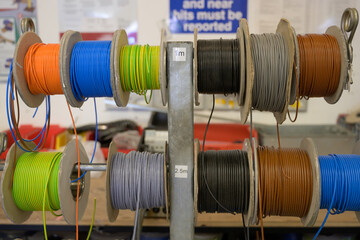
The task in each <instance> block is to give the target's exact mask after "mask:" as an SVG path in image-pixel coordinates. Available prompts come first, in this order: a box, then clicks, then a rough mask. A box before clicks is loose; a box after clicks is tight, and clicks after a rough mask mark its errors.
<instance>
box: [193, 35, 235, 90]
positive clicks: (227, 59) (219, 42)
mask: <svg viewBox="0 0 360 240" xmlns="http://www.w3.org/2000/svg"><path fill="white" fill-rule="evenodd" d="M197 55H198V60H197V61H198V62H197V63H198V91H199V93H204V94H224V95H227V94H238V93H239V90H240V45H239V40H238V39H221V38H220V39H216V40H198V41H197Z"/></svg>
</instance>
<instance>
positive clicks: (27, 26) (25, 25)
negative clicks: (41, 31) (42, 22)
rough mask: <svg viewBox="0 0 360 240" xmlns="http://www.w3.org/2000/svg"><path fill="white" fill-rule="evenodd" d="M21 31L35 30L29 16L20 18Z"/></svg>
mask: <svg viewBox="0 0 360 240" xmlns="http://www.w3.org/2000/svg"><path fill="white" fill-rule="evenodd" d="M20 27H21V32H22V33H25V32H35V24H34V22H33V20H32V19H31V18H22V19H21V22H20Z"/></svg>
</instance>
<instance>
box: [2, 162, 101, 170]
mask: <svg viewBox="0 0 360 240" xmlns="http://www.w3.org/2000/svg"><path fill="white" fill-rule="evenodd" d="M4 166H5V164H4V163H0V171H3V170H4ZM75 169H76V170H78V166H77V165H76V167H75ZM80 170H81V171H106V163H91V164H90V163H81V164H80Z"/></svg>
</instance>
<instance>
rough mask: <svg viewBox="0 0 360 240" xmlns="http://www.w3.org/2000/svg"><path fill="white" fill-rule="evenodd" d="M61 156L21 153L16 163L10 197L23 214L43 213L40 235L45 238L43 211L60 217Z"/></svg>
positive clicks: (58, 154) (55, 153)
mask: <svg viewBox="0 0 360 240" xmlns="http://www.w3.org/2000/svg"><path fill="white" fill-rule="evenodd" d="M61 156H62V153H59V152H48V153H34V152H30V153H24V154H23V155H21V156H20V157H19V159H18V160H17V161H16V168H15V172H14V179H13V185H12V195H13V198H14V201H15V204H16V206H17V207H18V208H20V209H21V210H23V211H41V210H42V212H43V223H44V235H45V239H48V238H47V231H46V218H45V211H51V213H52V214H53V215H54V216H61V214H56V213H55V211H57V210H59V209H60V200H59V191H58V181H59V165H60V159H61Z"/></svg>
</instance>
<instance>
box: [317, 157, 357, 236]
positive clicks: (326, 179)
mask: <svg viewBox="0 0 360 240" xmlns="http://www.w3.org/2000/svg"><path fill="white" fill-rule="evenodd" d="M319 165H320V173H321V201H320V209H328V212H327V214H326V216H325V219H324V221H323V223H322V224H321V227H320V228H319V230H318V232H317V233H316V235H315V236H314V238H313V239H316V238H317V236H318V235H319V234H320V232H321V230H322V228H323V227H324V225H325V222H326V220H327V218H328V216H329V214H331V215H335V214H340V213H343V212H345V211H359V210H360V197H359V194H360V184H359V182H360V156H358V155H337V154H331V155H329V156H319Z"/></svg>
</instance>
